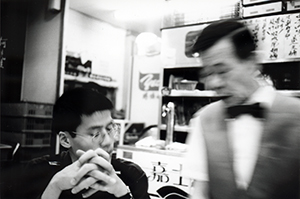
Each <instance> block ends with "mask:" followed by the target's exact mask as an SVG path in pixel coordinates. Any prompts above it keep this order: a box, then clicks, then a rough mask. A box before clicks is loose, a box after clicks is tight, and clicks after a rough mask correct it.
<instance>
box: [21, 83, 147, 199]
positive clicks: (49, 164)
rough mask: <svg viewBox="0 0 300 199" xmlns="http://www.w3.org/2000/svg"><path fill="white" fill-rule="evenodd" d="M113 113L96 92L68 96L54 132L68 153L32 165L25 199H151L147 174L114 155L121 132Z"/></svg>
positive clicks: (56, 113)
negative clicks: (148, 191) (118, 135)
mask: <svg viewBox="0 0 300 199" xmlns="http://www.w3.org/2000/svg"><path fill="white" fill-rule="evenodd" d="M112 108H113V105H112V103H111V102H110V101H109V100H108V99H107V98H106V97H105V96H104V95H102V94H100V93H98V92H96V91H93V90H91V89H83V88H77V89H73V90H70V91H68V92H65V93H64V94H63V95H62V96H61V97H60V98H59V99H58V100H57V102H56V104H55V105H54V110H53V133H57V134H58V136H59V141H60V144H61V146H63V147H64V148H65V149H66V150H65V151H63V152H61V153H60V154H59V155H56V156H54V157H52V156H44V157H41V158H37V159H34V160H32V161H30V163H29V165H28V166H27V168H26V169H24V171H23V173H24V175H22V176H23V180H22V181H23V182H24V183H21V185H22V187H21V188H19V189H20V191H19V192H20V194H21V198H31V199H32V198H39V197H41V198H43V199H46V198H51V199H55V198H65V199H70V198H97V199H100V198H103V199H110V198H122V199H128V198H134V199H149V198H150V197H149V195H148V193H147V190H148V179H147V176H146V175H145V173H144V172H143V171H142V169H141V168H140V167H139V166H138V165H136V164H134V163H132V162H128V161H125V160H122V159H117V158H115V157H113V156H112V152H113V145H114V141H115V140H114V136H116V134H117V132H118V128H117V127H118V126H117V125H116V124H115V123H114V122H113V119H112V118H111V109H112ZM54 136H55V134H54Z"/></svg>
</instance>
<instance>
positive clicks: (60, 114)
mask: <svg viewBox="0 0 300 199" xmlns="http://www.w3.org/2000/svg"><path fill="white" fill-rule="evenodd" d="M112 109H113V105H112V102H111V101H110V100H109V99H108V98H106V97H105V96H104V95H103V94H101V93H99V92H97V91H95V90H92V89H87V88H75V89H72V90H69V91H66V92H65V93H63V95H62V96H61V97H60V98H58V100H57V101H56V103H55V105H54V108H53V123H52V130H53V132H54V133H59V132H60V131H68V132H73V131H76V128H77V127H78V126H79V125H80V123H81V116H83V115H87V116H89V115H92V114H93V113H95V112H96V111H104V110H112Z"/></svg>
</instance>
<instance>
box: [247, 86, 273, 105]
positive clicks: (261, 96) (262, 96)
mask: <svg viewBox="0 0 300 199" xmlns="http://www.w3.org/2000/svg"><path fill="white" fill-rule="evenodd" d="M274 91H275V89H274V88H273V87H272V86H261V87H259V88H258V89H257V90H256V91H255V92H254V93H253V94H252V95H251V96H250V98H249V99H248V100H247V102H246V104H249V103H260V104H261V105H262V106H263V107H265V108H271V106H272V104H273V101H274V98H275V92H274Z"/></svg>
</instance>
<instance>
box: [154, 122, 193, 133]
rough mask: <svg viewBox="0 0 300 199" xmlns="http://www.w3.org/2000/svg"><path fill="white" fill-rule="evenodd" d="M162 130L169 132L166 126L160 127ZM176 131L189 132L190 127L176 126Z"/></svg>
mask: <svg viewBox="0 0 300 199" xmlns="http://www.w3.org/2000/svg"><path fill="white" fill-rule="evenodd" d="M160 130H167V125H165V124H162V125H160ZM174 131H178V132H189V131H190V127H189V126H187V125H184V126H179V125H175V126H174Z"/></svg>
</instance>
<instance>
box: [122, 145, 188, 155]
mask: <svg viewBox="0 0 300 199" xmlns="http://www.w3.org/2000/svg"><path fill="white" fill-rule="evenodd" d="M118 149H121V150H125V151H126V150H127V151H128V150H129V151H138V152H147V153H154V154H161V155H168V156H176V157H184V155H185V152H181V151H176V150H167V149H158V148H155V147H137V146H134V145H121V146H118Z"/></svg>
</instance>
